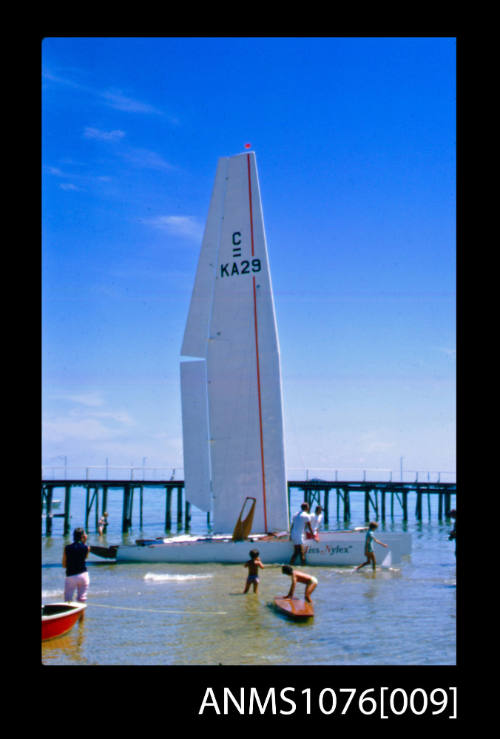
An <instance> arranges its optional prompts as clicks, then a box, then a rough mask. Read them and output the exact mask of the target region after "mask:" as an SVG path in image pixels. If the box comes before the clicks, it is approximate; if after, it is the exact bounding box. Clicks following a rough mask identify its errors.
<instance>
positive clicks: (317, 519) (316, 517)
mask: <svg viewBox="0 0 500 739" xmlns="http://www.w3.org/2000/svg"><path fill="white" fill-rule="evenodd" d="M322 521H323V508H322V507H321V506H320V505H317V506H316V508H315V509H314V513H312V514H311V528H312V531H313V533H312V534H309V533H307V534H306V539H314V540H315V541H319V527H320V526H321V523H322Z"/></svg>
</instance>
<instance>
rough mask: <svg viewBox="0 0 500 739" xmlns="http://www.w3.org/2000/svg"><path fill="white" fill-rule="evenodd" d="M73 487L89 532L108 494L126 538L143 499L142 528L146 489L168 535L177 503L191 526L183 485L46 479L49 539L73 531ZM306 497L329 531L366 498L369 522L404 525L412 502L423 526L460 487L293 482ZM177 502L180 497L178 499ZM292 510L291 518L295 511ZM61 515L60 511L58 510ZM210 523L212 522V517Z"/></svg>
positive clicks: (441, 514) (180, 518)
mask: <svg viewBox="0 0 500 739" xmlns="http://www.w3.org/2000/svg"><path fill="white" fill-rule="evenodd" d="M74 487H78V488H84V490H85V521H84V526H85V528H86V529H88V528H89V523H90V522H92V519H95V529H96V530H97V527H98V521H99V517H100V516H101V515H102V513H104V511H106V510H107V501H108V493H109V491H110V490H119V491H121V494H122V497H123V505H122V526H121V528H122V532H123V533H127V532H128V531H129V529H130V528H131V526H132V511H133V502H134V495H138V496H139V526H140V528H142V523H143V502H144V501H143V495H144V489H145V488H154V489H155V491H156V492H157V493H158V494H159V495H161V494H163V495H164V496H165V530H166V531H170V529H171V527H172V523H173V520H172V502H173V500H176V521H175V523H176V525H177V529H178V530H179V529H181V528H184V529H186V530H188V529H189V526H190V520H191V504H190V503H189V501H188V500H186V497H185V493H184V480H173V479H169V480H166V479H159V480H148V481H145V480H140V481H138V480H128V481H124V480H108V479H96V480H89V479H76V478H75V479H51V480H48V479H42V483H41V488H42V512H43V513H44V514H45V533H46V535H47V536H50V535H51V533H52V523H53V519H54V518H63V519H64V523H63V534H64V535H65V536H66V535H67V534H68V533H69V532H70V528H71V523H70V520H71V492H72V489H73V488H74ZM55 490H63V491H64V509H63V512H57V513H56V512H55V510H56V509H55V505H54V501H55V499H54V491H55ZM293 490H295V491H299V492H301V493H302V496H303V500H304V501H307V502H308V503H309V504H310V506H311V509H314V507H315V506H316V505H321V506H322V507H323V512H324V523H325V524H326V525H328V523H329V521H330V519H331V518H332V517H333V513H334V511H333V506H334V505H335V516H336V518H337V520H343V521H344V523H345V524H347V523H348V522H349V521H350V518H351V502H352V500H353V498H359V496H362V497H363V499H364V518H365V521H369V520H372V519H375V520H379V521H382V522H384V521H386V519H387V518H389V517H390V518H393V517H394V514H395V511H397V512H398V513H401V514H402V519H403V521H408V518H409V512H410V496H411V499H412V504H414V512H415V518H416V519H417V520H418V521H421V520H422V519H423V517H424V511H425V508H427V512H428V517H429V519H430V518H431V496H438V506H437V517H438V520H442V519H443V518H447V517H448V515H449V512H450V510H451V509H452V508H454V507H456V502H453V500H452V499H453V498H455V500H456V483H455V482H441V481H439V480H438V481H436V482H430V481H429V480H427V481H419V480H418V475H417V479H416V480H415V481H413V482H403V481H401V482H393V481H392V480H390V481H388V482H373V481H368V480H365V479H363V480H362V481H353V480H314V479H312V480H291V481H289V482H288V501H289V504H290V497H291V493H292V491H293ZM174 496H175V497H174ZM289 508H290V514H293V513H294V511H292V510H291V507H290V505H289ZM57 510H58V511H59V509H57ZM207 523H208V524H209V523H210V517H209V515H207Z"/></svg>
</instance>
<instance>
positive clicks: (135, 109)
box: [99, 90, 160, 114]
mask: <svg viewBox="0 0 500 739" xmlns="http://www.w3.org/2000/svg"><path fill="white" fill-rule="evenodd" d="M99 94H100V96H101V97H102V98H103V99H104V100H105V101H106V102H107V103H108V105H110V106H111V107H112V108H116V110H123V111H126V112H129V113H154V114H158V113H160V111H159V110H157V109H156V108H154V107H153V106H152V105H149V104H148V103H142V102H141V101H140V100H134V99H133V98H129V97H126V96H125V95H122V93H121V92H120V91H116V92H113V91H111V90H108V91H106V92H101V93H99Z"/></svg>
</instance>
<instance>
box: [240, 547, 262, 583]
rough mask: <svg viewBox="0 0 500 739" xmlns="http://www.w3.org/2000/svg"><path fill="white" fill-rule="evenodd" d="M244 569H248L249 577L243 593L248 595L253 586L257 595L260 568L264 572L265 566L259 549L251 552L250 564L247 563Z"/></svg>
mask: <svg viewBox="0 0 500 739" xmlns="http://www.w3.org/2000/svg"><path fill="white" fill-rule="evenodd" d="M244 567H248V577H247V581H246V584H245V590H244V591H243V593H248V591H249V590H250V586H251V585H253V592H254V593H256V592H257V590H258V589H259V567H260V568H261V569H262V570H263V569H264V565H263V564H262V562H261V561H260V559H259V552H258V551H257V549H252V551H251V552H250V559H249V560H248V562H245V564H244Z"/></svg>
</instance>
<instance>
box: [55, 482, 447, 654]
mask: <svg viewBox="0 0 500 739" xmlns="http://www.w3.org/2000/svg"><path fill="white" fill-rule="evenodd" d="M58 497H59V496H58V495H57V491H56V494H55V498H58ZM121 497H122V496H121V493H120V492H119V491H116V493H115V492H114V491H110V493H109V497H108V513H109V521H110V524H109V527H108V531H107V534H106V536H105V537H100V536H99V535H98V533H97V531H96V530H95V520H94V515H93V514H92V516H91V518H90V520H89V527H88V534H89V543H91V544H92V543H93V544H101V545H109V544H118V543H120V542H127V543H129V542H131V541H134V540H135V539H136V538H139V537H141V536H146V537H155V536H164V535H165V532H164V515H165V512H164V506H165V500H164V498H165V496H164V494H162V493H161V492H160V491H154V490H145V493H144V518H143V526H142V529H139V526H138V522H139V512H138V509H137V506H136V502H134V513H133V524H134V526H133V528H132V530H131V531H130V532H129V534H127V535H122V533H121V530H120V527H121V504H122V499H121ZM174 497H175V496H174ZM432 497H433V496H431V511H430V516H429V513H428V510H427V501H426V500H425V505H424V517H423V520H422V521H421V522H417V521H416V520H415V517H414V513H413V509H414V501H413V500H412V497H411V496H410V514H409V517H410V520H409V521H408V522H407V523H406V524H405V523H404V522H403V521H402V517H401V512H400V511H395V515H394V519H391V518H388V519H387V520H386V522H385V524H383V523H381V522H379V529H378V533H377V537H378V538H380V539H381V540H382V541H383V538H384V530H385V531H399V530H403V529H406V530H407V531H409V532H410V533H411V534H412V539H413V546H412V553H411V555H410V556H409V557H406V558H405V559H404V560H403V561H402V562H401V563H400V564H398V565H397V566H395V567H393V568H391V569H389V570H381V569H378V570H377V572H376V573H373V572H372V571H371V570H369V569H368V568H365V569H363V570H360V571H359V572H354V569H353V568H352V567H335V568H334V567H314V568H310V570H309V571H310V572H311V573H312V574H314V575H315V576H316V577H317V578H318V581H319V584H318V587H317V588H316V590H315V592H314V594H313V601H314V607H315V617H314V619H312V620H310V621H308V622H304V623H300V622H293V621H290V620H288V619H287V618H286V616H281V615H280V614H279V613H278V612H277V611H276V610H275V609H274V607H273V605H272V601H273V598H274V597H275V596H277V595H284V594H286V592H287V590H288V587H289V578H288V577H286V576H284V575H282V573H281V569H280V567H279V566H269V567H267V568H266V569H265V570H263V571H261V577H260V585H259V591H258V593H257V594H254V593H253V592H250V593H248V594H247V595H243V594H242V591H243V587H244V585H245V578H246V569H245V568H244V567H243V566H242V565H222V564H213V563H207V564H200V565H193V564H182V565H181V564H166V563H165V564H163V563H158V564H134V563H120V564H116V563H112V562H108V561H105V560H101V559H99V558H97V557H94V556H93V555H90V557H89V560H88V570H89V574H90V588H89V595H88V601H87V609H86V612H85V616H84V618H83V619H82V620H81V621H80V622H78V623H77V624H76V625H75V626H74V627H73V629H72V630H71V631H70V632H69V633H68V634H67V635H65V636H63V637H60V638H58V639H55V640H52V641H49V642H44V643H42V647H41V662H42V664H44V665H144V666H160V665H207V666H214V665H255V666H268V665H273V666H278V665H279V666H286V665H311V666H312V665H337V666H346V665H350V666H358V665H374V666H375V665H378V666H391V665H393V666H402V665H410V666H411V665H414V666H419V665H455V664H456V558H455V543H454V542H450V541H449V540H448V533H449V531H450V529H451V522H450V521H448V520H443V521H441V522H439V521H438V520H437V500H436V501H434V500H432ZM355 498H356V496H353V499H352V501H351V508H352V511H351V520H350V522H349V526H350V527H353V526H360V525H364V520H363V519H364V516H363V503H362V498H361V496H359V500H355ZM301 500H302V499H301V498H300V497H299V494H297V497H296V498H294V497H293V496H292V505H291V507H292V512H295V511H296V510H298V509H299V507H300V502H301ZM331 500H333V498H331ZM84 505H85V495H84V492H83V490H82V491H81V493H80V492H79V491H78V490H77V489H76V488H75V489H74V490H73V492H72V521H71V527H72V529H73V528H74V527H76V526H82V525H83V524H84ZM331 507H332V508H334V506H333V505H331ZM175 520H176V518H175V506H174V510H173V521H175ZM338 528H345V526H344V522H343V521H341V520H340V521H337V519H336V517H335V516H333V517H332V516H330V522H329V529H331V530H333V529H338ZM190 531H191V533H207V523H206V514H203V513H201V512H199V511H197V510H196V509H194V508H193V509H192V520H191V529H190ZM44 532H45V523H44V521H43V520H42V547H41V561H42V568H41V590H42V602H43V603H51V602H55V601H58V600H62V599H63V588H64V570H63V568H62V566H61V559H62V552H63V548H64V545H65V544H67V543H69V542H70V540H71V537H63V535H62V519H61V518H56V519H54V524H53V530H52V535H51V536H50V537H47V536H45V533H44ZM171 533H172V534H176V533H177V529H175V531H172V532H171ZM250 548H251V547H250V546H249V549H250ZM264 564H265V562H264ZM304 569H306V570H307V565H306V566H305V568H304ZM298 595H299V596H300V595H301V592H300V590H299V592H298Z"/></svg>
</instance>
